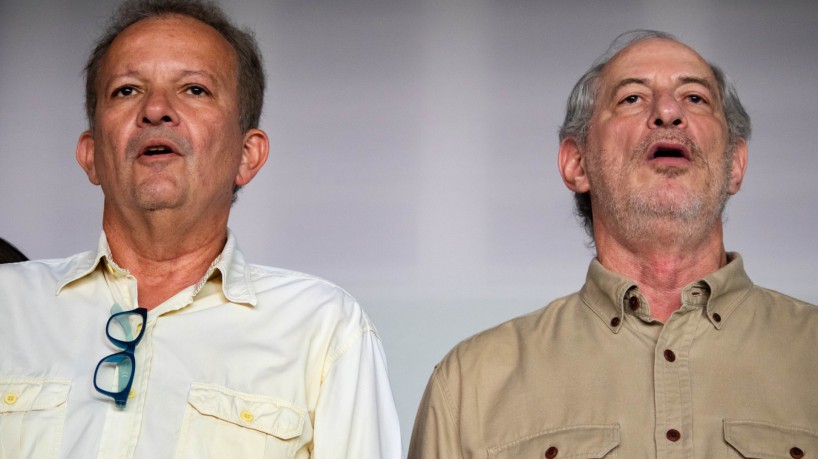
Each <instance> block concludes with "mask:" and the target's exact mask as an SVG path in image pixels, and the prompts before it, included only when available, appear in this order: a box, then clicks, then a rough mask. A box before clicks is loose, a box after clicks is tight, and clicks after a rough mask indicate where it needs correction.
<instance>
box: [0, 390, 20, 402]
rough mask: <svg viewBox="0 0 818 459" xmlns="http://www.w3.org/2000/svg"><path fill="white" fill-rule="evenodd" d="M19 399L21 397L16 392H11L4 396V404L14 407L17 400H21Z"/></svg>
mask: <svg viewBox="0 0 818 459" xmlns="http://www.w3.org/2000/svg"><path fill="white" fill-rule="evenodd" d="M19 398H20V397H19V396H18V395H17V393H16V392H9V393H7V394H6V395H4V396H3V403H5V404H6V405H14V404H15V403H17V400H19Z"/></svg>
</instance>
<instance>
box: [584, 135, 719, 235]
mask: <svg viewBox="0 0 818 459" xmlns="http://www.w3.org/2000/svg"><path fill="white" fill-rule="evenodd" d="M637 151H639V150H638V149H637ZM733 151H734V148H733V147H732V146H730V147H728V149H727V151H726V152H725V155H724V159H723V161H722V164H721V170H720V171H716V172H720V175H721V176H718V175H715V174H714V175H713V176H711V177H709V178H708V183H707V186H706V187H705V189H703V190H698V191H697V192H696V193H695V194H692V195H688V196H685V197H684V198H683V199H669V198H668V197H665V196H662V193H661V192H660V193H655V192H653V191H643V190H637V191H636V192H632V193H630V194H629V195H628V196H626V197H625V198H624V199H620V200H617V199H616V198H614V196H615V195H614V194H612V193H610V191H611V190H612V186H615V185H613V184H611V183H604V182H606V180H601V181H602V182H603V183H599V184H597V185H602V187H601V188H602V192H601V193H596V194H594V193H593V192H592V193H591V194H592V200H593V202H594V204H595V205H598V206H599V207H601V210H602V211H603V213H604V214H607V215H608V217H609V218H607V219H606V225H607V226H608V227H609V228H610V229H611V230H613V231H614V232H615V234H617V235H618V238H620V239H622V242H623V243H625V244H626V245H629V246H632V245H634V244H640V245H643V244H644V242H645V241H653V242H654V243H655V244H659V245H667V246H669V245H670V244H672V245H674V246H678V245H679V244H680V243H682V244H695V243H697V242H700V241H701V240H703V239H704V238H706V237H707V236H708V235H709V234H710V233H711V231H712V229H713V228H714V227H715V225H716V224H717V223H719V222H720V221H721V217H722V214H723V212H724V207H725V205H726V203H727V198H728V197H729V194H728V192H727V191H728V186H729V182H730V175H731V164H732V160H733ZM600 153H601V152H598V153H597V155H598V156H597V158H600V157H601V155H600ZM694 157H696V158H697V159H698V160H699V161H701V166H700V167H702V168H703V169H704V170H712V169H711V168H710V164H709V163H708V161H707V159H706V157H705V155H703V154H701V152H700V151H699V152H697V153H696V154H694ZM599 166H602V167H604V165H602V164H596V167H599ZM659 172H660V173H664V174H665V175H667V176H668V177H674V176H677V175H681V174H684V173H687V171H684V170H680V169H675V168H669V169H666V170H660V171H659ZM715 181H720V183H713V182H715ZM714 187H715V188H714Z"/></svg>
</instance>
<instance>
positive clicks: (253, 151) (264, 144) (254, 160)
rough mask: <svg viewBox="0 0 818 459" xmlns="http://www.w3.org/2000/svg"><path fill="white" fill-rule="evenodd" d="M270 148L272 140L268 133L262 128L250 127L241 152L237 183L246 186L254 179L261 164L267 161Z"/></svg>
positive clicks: (245, 135)
mask: <svg viewBox="0 0 818 459" xmlns="http://www.w3.org/2000/svg"><path fill="white" fill-rule="evenodd" d="M269 150H270V140H269V139H268V138H267V134H266V133H265V132H264V131H262V130H260V129H250V130H248V131H247V132H246V133H245V134H244V148H243V150H242V153H241V163H240V164H239V172H238V174H237V175H236V182H235V183H236V185H239V186H244V185H247V184H248V183H250V180H253V177H255V176H256V174H257V173H258V171H259V170H261V166H263V165H264V163H266V162H267V155H268V153H269Z"/></svg>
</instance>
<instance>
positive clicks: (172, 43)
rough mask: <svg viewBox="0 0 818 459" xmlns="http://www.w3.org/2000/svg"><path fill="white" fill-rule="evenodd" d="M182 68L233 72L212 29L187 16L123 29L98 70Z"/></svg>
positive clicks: (225, 47)
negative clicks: (146, 67) (159, 65)
mask: <svg viewBox="0 0 818 459" xmlns="http://www.w3.org/2000/svg"><path fill="white" fill-rule="evenodd" d="M159 63H161V65H163V66H174V65H176V66H184V67H192V68H189V69H187V70H207V71H210V72H215V73H228V72H233V71H234V69H235V67H236V64H235V63H236V56H235V51H234V50H233V47H232V46H231V45H230V43H229V42H228V41H227V40H226V39H225V38H224V37H223V36H222V35H221V34H220V33H219V32H218V31H217V30H216V29H214V28H213V27H211V26H209V25H207V24H205V23H203V22H201V21H199V20H197V19H194V18H191V17H188V16H179V15H169V16H160V17H155V18H149V19H143V20H141V21H138V22H136V23H134V24H131V25H130V26H128V27H127V28H125V30H123V31H122V32H121V33H120V34H119V35H118V36H117V37H116V38H115V39H114V41H113V42H112V43H111V47H110V48H109V49H108V52H107V53H106V54H105V58H104V60H103V65H102V70H103V72H105V71H106V70H107V71H109V72H118V71H122V70H123V69H121V68H119V67H126V68H127V70H133V68H132V67H135V66H140V65H158V64H159Z"/></svg>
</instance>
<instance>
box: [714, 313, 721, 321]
mask: <svg viewBox="0 0 818 459" xmlns="http://www.w3.org/2000/svg"><path fill="white" fill-rule="evenodd" d="M713 320H715V321H716V322H721V316H720V315H719V313H718V312H717V313H715V314H713Z"/></svg>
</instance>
